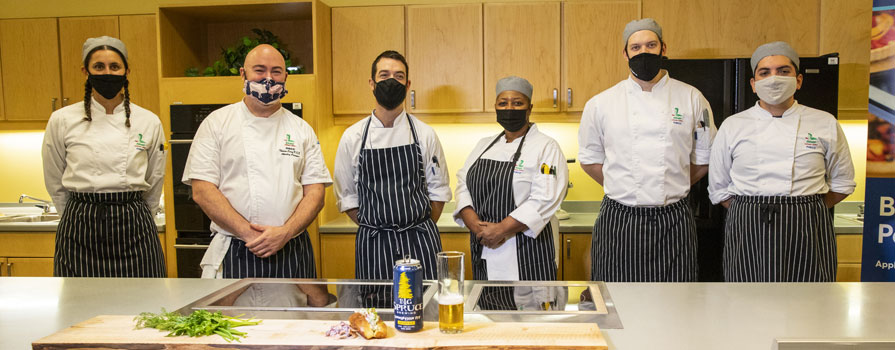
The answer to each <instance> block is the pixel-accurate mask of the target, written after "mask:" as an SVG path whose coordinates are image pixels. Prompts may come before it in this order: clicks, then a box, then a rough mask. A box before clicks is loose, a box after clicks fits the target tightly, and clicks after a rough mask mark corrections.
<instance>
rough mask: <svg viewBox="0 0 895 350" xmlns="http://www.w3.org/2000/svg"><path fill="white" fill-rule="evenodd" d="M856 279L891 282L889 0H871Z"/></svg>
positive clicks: (894, 66)
mask: <svg viewBox="0 0 895 350" xmlns="http://www.w3.org/2000/svg"><path fill="white" fill-rule="evenodd" d="M871 22H872V27H871V32H870V36H871V37H870V101H869V107H868V109H869V111H870V113H869V116H868V118H869V120H868V123H867V192H866V193H865V200H864V203H865V209H864V212H865V215H864V217H865V218H864V237H863V238H864V242H863V252H862V257H861V281H865V282H881V281H895V0H874V1H873V19H872V21H871Z"/></svg>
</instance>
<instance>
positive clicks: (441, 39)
mask: <svg viewBox="0 0 895 350" xmlns="http://www.w3.org/2000/svg"><path fill="white" fill-rule="evenodd" d="M407 60H408V65H409V66H410V67H408V70H409V72H408V78H409V79H410V84H411V86H410V96H408V101H407V103H405V106H407V107H409V108H408V110H409V111H410V112H419V113H438V112H481V111H482V84H483V80H482V79H483V76H482V5H481V4H461V5H425V6H407Z"/></svg>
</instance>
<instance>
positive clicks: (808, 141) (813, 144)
mask: <svg viewBox="0 0 895 350" xmlns="http://www.w3.org/2000/svg"><path fill="white" fill-rule="evenodd" d="M805 148H808V149H815V148H817V138H816V137H814V135H811V133H810V132H809V133H808V137H806V138H805Z"/></svg>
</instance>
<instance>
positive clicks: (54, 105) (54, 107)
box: [51, 97, 58, 111]
mask: <svg viewBox="0 0 895 350" xmlns="http://www.w3.org/2000/svg"><path fill="white" fill-rule="evenodd" d="M56 100H58V98H55V97H53V99H52V100H51V101H53V110H54V111H55V110H56Z"/></svg>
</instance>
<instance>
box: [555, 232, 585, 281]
mask: <svg viewBox="0 0 895 350" xmlns="http://www.w3.org/2000/svg"><path fill="white" fill-rule="evenodd" d="M560 237H561V239H562V242H561V243H560V244H561V245H562V250H561V251H560V254H562V259H561V263H560V265H562V267H561V268H560V270H561V271H562V275H561V276H562V277H561V279H562V280H563V281H588V280H590V240H591V234H590V233H563V234H562V235H561V236H560Z"/></svg>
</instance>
